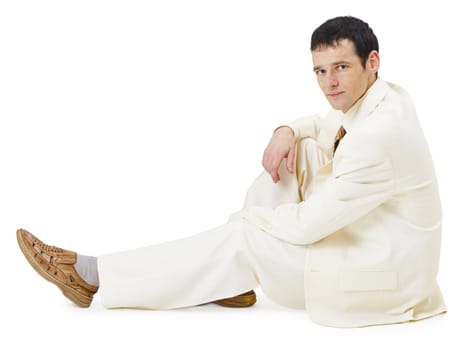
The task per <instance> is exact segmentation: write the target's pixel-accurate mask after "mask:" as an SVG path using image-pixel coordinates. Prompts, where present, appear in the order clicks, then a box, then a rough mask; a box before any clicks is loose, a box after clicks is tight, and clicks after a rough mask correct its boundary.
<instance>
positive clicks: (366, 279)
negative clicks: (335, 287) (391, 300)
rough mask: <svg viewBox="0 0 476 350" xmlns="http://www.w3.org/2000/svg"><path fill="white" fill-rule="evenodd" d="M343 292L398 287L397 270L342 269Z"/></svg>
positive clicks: (384, 289)
mask: <svg viewBox="0 0 476 350" xmlns="http://www.w3.org/2000/svg"><path fill="white" fill-rule="evenodd" d="M340 288H341V290H342V291H343V292H348V293H352V292H370V291H390V290H395V289H397V288H398V273H397V272H396V271H341V273H340Z"/></svg>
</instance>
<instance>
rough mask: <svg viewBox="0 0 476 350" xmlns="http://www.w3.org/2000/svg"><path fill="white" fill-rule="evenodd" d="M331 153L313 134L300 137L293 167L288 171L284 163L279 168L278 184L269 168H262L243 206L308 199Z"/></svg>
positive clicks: (260, 205) (276, 204) (269, 205)
mask: <svg viewBox="0 0 476 350" xmlns="http://www.w3.org/2000/svg"><path fill="white" fill-rule="evenodd" d="M329 161H330V157H329V156H328V155H327V154H326V153H325V152H324V151H323V150H321V148H320V147H319V145H318V144H317V142H316V141H315V140H313V139H311V138H304V139H301V140H300V141H299V142H298V144H297V146H296V158H295V161H294V171H293V173H291V174H290V173H289V172H288V171H287V169H286V166H285V163H284V162H282V163H281V166H280V168H279V177H280V179H281V180H280V181H279V182H278V183H277V184H276V183H274V182H273V180H272V179H271V176H270V175H269V174H268V173H267V172H265V171H264V172H262V173H261V174H260V175H259V176H258V178H257V179H256V180H255V181H254V182H253V184H252V185H251V187H250V188H249V190H248V193H247V195H246V198H245V203H244V206H243V208H244V209H246V208H248V207H251V206H259V207H268V208H276V207H277V206H279V205H280V204H284V203H299V202H301V201H303V200H306V198H308V197H309V196H310V195H311V193H312V192H313V190H314V185H315V180H316V174H317V173H318V171H319V169H321V168H322V167H323V166H324V165H325V164H327V163H328V162H329Z"/></svg>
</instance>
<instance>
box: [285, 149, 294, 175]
mask: <svg viewBox="0 0 476 350" xmlns="http://www.w3.org/2000/svg"><path fill="white" fill-rule="evenodd" d="M295 152H296V147H292V148H291V150H290V151H289V154H288V157H287V158H286V167H287V168H288V172H289V173H290V174H292V173H293V172H294V155H295Z"/></svg>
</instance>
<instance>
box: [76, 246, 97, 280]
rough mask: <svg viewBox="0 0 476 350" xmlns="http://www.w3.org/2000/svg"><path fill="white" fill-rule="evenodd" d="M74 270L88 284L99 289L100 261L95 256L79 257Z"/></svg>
mask: <svg viewBox="0 0 476 350" xmlns="http://www.w3.org/2000/svg"><path fill="white" fill-rule="evenodd" d="M74 268H75V269H76V272H77V273H78V275H79V276H80V277H81V278H82V279H83V280H85V281H86V282H87V283H89V284H91V285H93V286H96V287H99V273H98V259H97V258H96V257H95V256H87V255H79V254H78V256H77V259H76V263H75V264H74Z"/></svg>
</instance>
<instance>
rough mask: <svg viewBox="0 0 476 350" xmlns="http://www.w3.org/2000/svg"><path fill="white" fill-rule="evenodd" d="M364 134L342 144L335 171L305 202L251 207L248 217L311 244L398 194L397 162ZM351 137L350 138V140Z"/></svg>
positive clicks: (291, 239) (265, 227)
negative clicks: (395, 178)
mask: <svg viewBox="0 0 476 350" xmlns="http://www.w3.org/2000/svg"><path fill="white" fill-rule="evenodd" d="M361 137H363V136H362V135H361V136H359V137H358V138H357V137H356V138H354V140H351V139H348V140H346V141H347V142H345V143H342V146H340V148H339V150H338V152H337V153H336V157H335V159H334V163H333V170H332V175H331V176H330V177H329V178H328V179H327V180H326V181H325V182H324V183H323V184H322V185H321V186H320V187H318V189H317V190H316V191H315V192H314V193H313V194H312V195H311V196H310V197H309V198H308V199H307V200H306V201H302V202H300V203H286V204H283V205H280V206H278V207H277V208H275V209H272V208H265V207H251V208H248V209H247V210H246V211H245V212H244V213H243V216H244V219H246V220H249V221H251V222H253V223H254V224H256V225H258V226H259V227H260V228H262V229H263V230H265V231H267V232H269V233H270V234H272V235H274V236H275V237H277V238H279V239H281V240H283V241H286V242H289V243H292V244H302V245H306V244H312V243H315V242H317V241H319V240H321V239H323V238H325V237H326V236H328V235H330V234H332V233H334V232H336V231H338V230H339V229H341V228H343V227H345V226H347V225H349V224H351V223H352V222H354V221H356V220H358V219H359V218H361V217H362V216H364V215H366V214H367V213H369V212H370V211H371V210H372V209H374V208H376V207H377V206H379V205H380V204H382V203H383V202H385V200H387V199H388V198H389V197H390V196H391V195H392V194H393V192H394V182H395V181H394V171H393V168H392V163H391V161H390V159H389V157H387V156H386V155H385V152H384V151H383V150H382V147H381V146H379V145H376V144H374V143H373V142H371V141H369V140H368V138H367V139H366V141H365V142H362V139H361ZM349 141H350V142H349Z"/></svg>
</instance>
